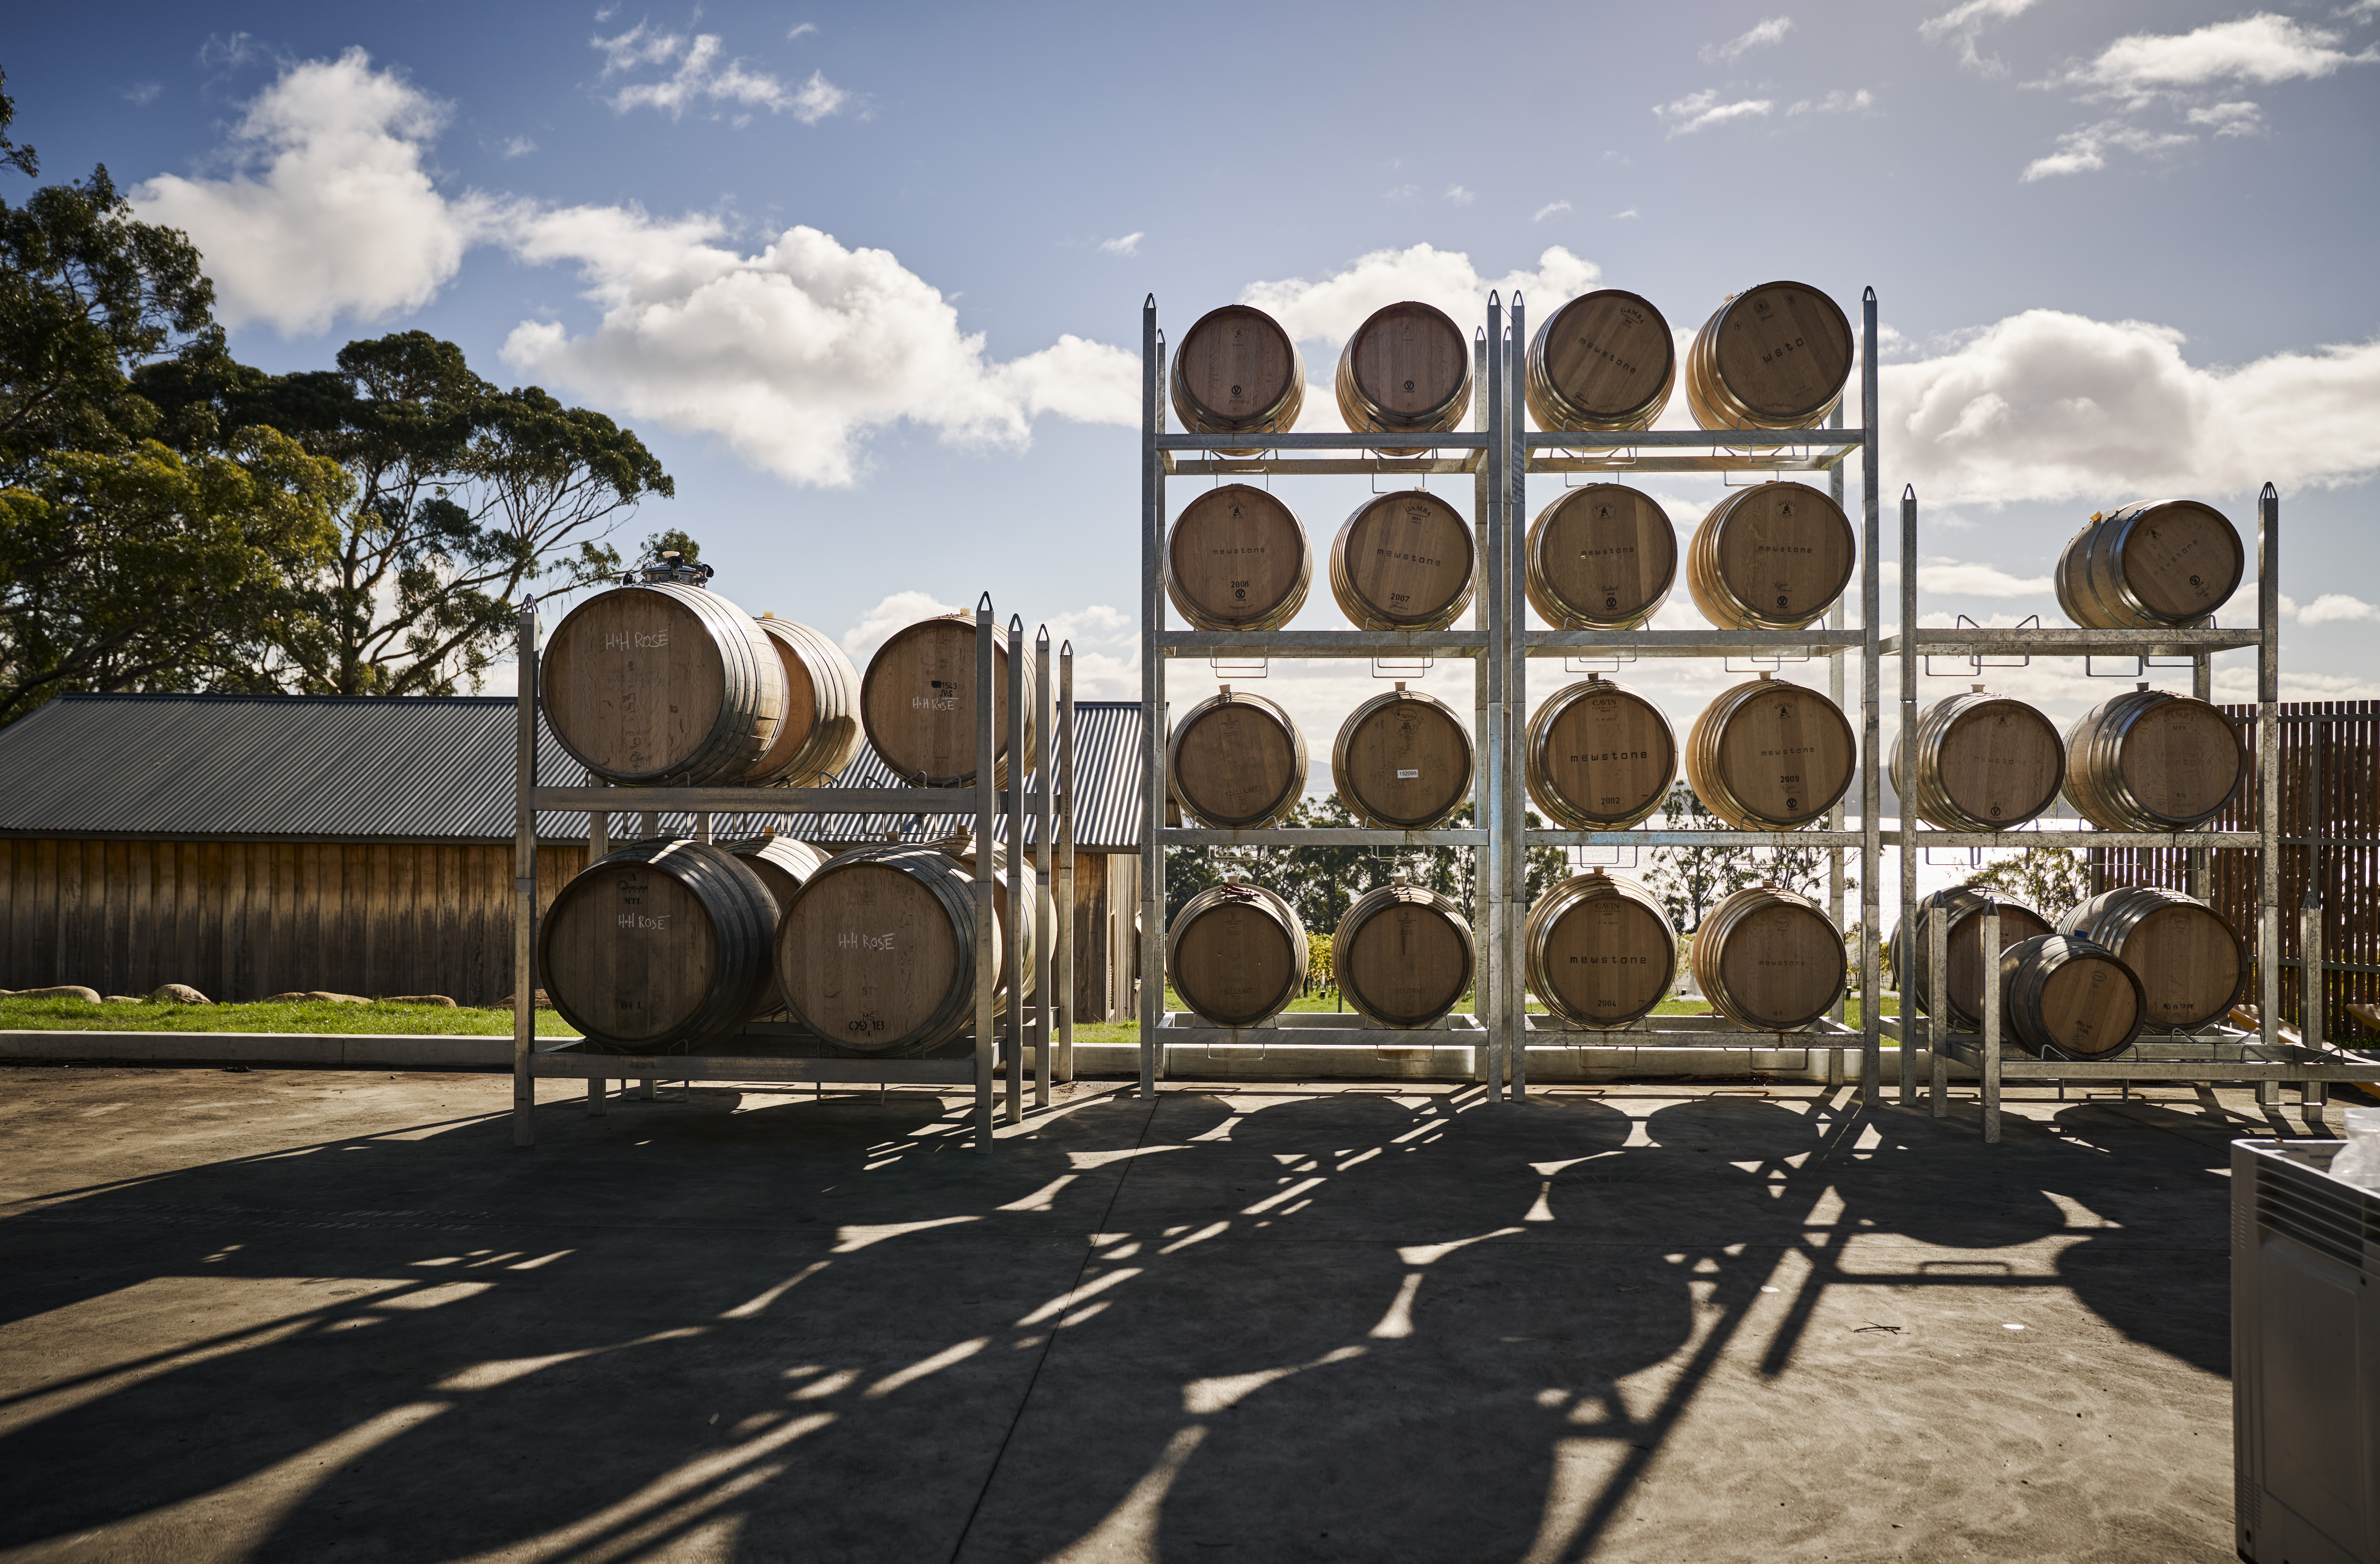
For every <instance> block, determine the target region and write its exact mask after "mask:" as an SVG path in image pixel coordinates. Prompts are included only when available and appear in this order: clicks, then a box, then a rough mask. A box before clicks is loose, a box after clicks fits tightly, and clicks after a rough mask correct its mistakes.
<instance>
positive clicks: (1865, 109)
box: [1785, 87, 1876, 116]
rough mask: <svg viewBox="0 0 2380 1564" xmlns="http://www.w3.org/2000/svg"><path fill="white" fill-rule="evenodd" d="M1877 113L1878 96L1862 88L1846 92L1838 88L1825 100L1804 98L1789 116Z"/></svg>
mask: <svg viewBox="0 0 2380 1564" xmlns="http://www.w3.org/2000/svg"><path fill="white" fill-rule="evenodd" d="M1875 111H1876V94H1875V93H1873V92H1869V91H1868V90H1867V89H1866V88H1864V87H1862V88H1859V89H1858V90H1856V91H1854V92H1844V91H1843V90H1842V89H1841V88H1840V87H1838V88H1836V89H1835V90H1834V91H1833V92H1829V93H1828V94H1827V95H1826V96H1825V97H1823V98H1803V100H1802V101H1801V102H1799V103H1797V104H1794V105H1793V106H1792V107H1791V108H1789V109H1787V110H1786V111H1785V112H1786V114H1787V115H1789V116H1791V115H1796V114H1872V113H1874V112H1875Z"/></svg>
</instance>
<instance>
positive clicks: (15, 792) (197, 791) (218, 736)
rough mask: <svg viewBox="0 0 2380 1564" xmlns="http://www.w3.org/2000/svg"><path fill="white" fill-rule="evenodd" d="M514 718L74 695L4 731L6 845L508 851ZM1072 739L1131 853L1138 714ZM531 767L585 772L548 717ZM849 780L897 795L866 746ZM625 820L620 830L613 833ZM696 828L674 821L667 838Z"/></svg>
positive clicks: (572, 830)
mask: <svg viewBox="0 0 2380 1564" xmlns="http://www.w3.org/2000/svg"><path fill="white" fill-rule="evenodd" d="M516 711H517V707H516V703H515V702H514V701H513V699H512V697H510V696H504V695H484V696H482V695H455V696H437V695H425V696H409V697H403V698H396V699H381V698H375V697H368V696H317V695H79V694H78V695H66V696H62V697H61V698H59V699H58V700H55V701H53V702H51V703H49V704H48V705H46V706H43V707H42V709H41V710H39V711H37V712H35V713H33V714H32V715H30V716H27V717H24V718H22V719H20V720H18V722H15V723H13V724H11V725H10V726H8V727H6V728H0V835H5V836H13V837H159V838H166V839H171V840H176V841H188V840H202V839H205V838H208V837H222V838H229V839H234V840H240V841H265V840H294V841H322V840H331V841H440V842H455V841H475V842H497V841H509V840H511V839H512V828H513V765H514V753H515V726H514V725H515V722H516ZM1075 733H1076V757H1077V758H1076V763H1075V778H1076V782H1077V785H1078V788H1079V791H1080V794H1081V799H1082V802H1081V805H1080V808H1079V811H1078V814H1077V819H1078V822H1079V824H1078V827H1077V830H1076V841H1077V843H1078V845H1080V846H1081V847H1083V848H1084V849H1087V850H1090V851H1108V852H1116V851H1131V850H1134V849H1135V844H1136V841H1137V838H1138V837H1139V829H1138V820H1139V814H1138V810H1137V808H1136V805H1135V800H1136V799H1137V797H1138V793H1139V786H1140V764H1139V735H1140V708H1139V707H1138V706H1137V705H1135V704H1133V703H1125V702H1112V701H1101V702H1081V703H1077V704H1076V706H1075ZM538 775H539V778H540V780H541V781H544V782H547V783H552V784H562V785H573V784H577V783H578V782H581V781H583V780H586V779H587V776H586V772H585V771H584V770H583V769H582V768H581V767H580V766H579V764H578V763H577V762H576V761H574V760H572V759H571V758H570V757H569V755H568V754H567V753H565V751H564V750H563V749H562V747H561V746H560V745H559V744H557V743H556V742H555V741H554V740H553V736H552V735H551V734H548V733H546V732H544V731H543V729H542V726H541V725H540V733H539V738H538ZM838 780H839V781H840V782H841V783H842V784H843V785H844V786H846V787H869V788H889V787H895V786H898V783H897V782H896V781H895V780H894V779H893V778H892V774H891V771H890V769H889V768H888V767H886V766H885V764H884V763H883V762H882V761H880V760H879V759H877V757H876V754H875V752H874V751H872V750H868V749H866V748H863V749H862V751H861V753H860V757H859V759H858V760H856V761H855V762H854V763H853V764H852V765H851V767H850V769H849V770H847V771H846V772H845V773H844V776H842V777H841V778H839V779H838ZM623 794H624V798H625V799H633V798H634V797H635V790H634V789H623ZM971 818H972V817H968V819H967V820H962V819H960V818H958V817H952V816H945V817H939V818H938V819H929V820H928V821H926V822H923V823H922V824H920V823H918V822H917V821H916V820H915V819H914V817H910V816H820V815H798V816H796V815H790V814H787V815H775V816H753V817H744V818H742V819H741V820H739V821H736V822H729V821H724V820H722V821H721V822H719V825H720V828H721V829H722V832H723V831H726V830H730V829H744V830H752V831H757V830H759V829H761V828H764V827H767V828H773V829H774V830H776V831H777V832H778V833H779V834H780V835H786V836H795V837H802V838H803V839H805V840H808V839H813V838H815V839H817V840H820V841H827V842H849V841H858V840H863V839H872V840H878V841H881V840H882V839H883V838H884V834H885V832H887V831H888V830H891V831H897V832H898V833H899V835H900V836H901V837H902V838H903V839H904V840H917V839H933V838H936V837H944V836H948V835H951V834H953V832H955V831H958V830H964V829H966V828H967V825H968V821H969V820H971ZM624 826H625V822H615V824H614V825H613V835H614V836H615V837H617V836H618V835H620V834H621V831H622V829H623V828H624ZM689 826H690V823H689V822H687V821H686V819H685V817H684V816H676V817H670V818H668V819H665V821H664V827H663V828H664V829H674V830H680V831H683V830H686V829H688V828H689ZM538 835H539V836H540V837H542V838H545V839H548V840H568V839H581V840H583V839H584V838H585V837H586V835H587V817H586V816H585V815H583V814H563V813H545V814H542V815H540V817H539V820H538ZM1027 839H1028V840H1030V839H1031V833H1030V831H1029V828H1028V832H1027Z"/></svg>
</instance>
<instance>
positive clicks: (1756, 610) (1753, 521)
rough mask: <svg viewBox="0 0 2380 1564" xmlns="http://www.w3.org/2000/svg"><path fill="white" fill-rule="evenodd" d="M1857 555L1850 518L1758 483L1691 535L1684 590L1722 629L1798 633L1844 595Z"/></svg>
mask: <svg viewBox="0 0 2380 1564" xmlns="http://www.w3.org/2000/svg"><path fill="white" fill-rule="evenodd" d="M1858 550H1859V544H1858V538H1857V535H1856V534H1854V533H1853V532H1852V524H1851V519H1850V518H1848V517H1846V516H1845V515H1844V514H1843V507H1841V506H1839V505H1837V504H1836V503H1835V502H1834V500H1833V499H1832V498H1830V497H1829V496H1828V495H1826V494H1824V493H1822V492H1821V491H1819V490H1816V489H1814V488H1812V487H1810V486H1809V485H1808V484H1807V483H1785V482H1781V481H1780V482H1778V483H1755V484H1754V485H1753V486H1752V487H1750V488H1748V489H1737V490H1734V491H1733V492H1732V493H1730V494H1729V495H1728V496H1727V497H1726V498H1724V499H1722V500H1720V501H1719V502H1718V504H1717V505H1715V506H1713V507H1711V508H1710V513H1709V514H1708V515H1706V516H1705V517H1704V518H1703V521H1702V525H1701V526H1699V527H1697V528H1695V529H1694V543H1693V544H1692V545H1690V546H1689V547H1688V549H1687V550H1686V591H1687V592H1688V593H1691V594H1692V595H1693V597H1694V606H1695V607H1697V608H1699V609H1701V610H1702V613H1703V617H1705V618H1706V619H1708V620H1709V621H1710V622H1711V623H1712V624H1715V625H1717V626H1718V627H1719V628H1720V629H1802V628H1803V626H1805V625H1812V624H1815V623H1816V622H1817V621H1818V620H1820V619H1822V618H1824V617H1826V614H1827V610H1828V609H1829V608H1831V607H1833V606H1834V605H1835V600H1836V599H1837V598H1839V597H1840V596H1842V594H1843V588H1844V587H1845V586H1847V585H1848V584H1850V581H1851V579H1852V567H1853V565H1854V564H1856V563H1857V558H1858Z"/></svg>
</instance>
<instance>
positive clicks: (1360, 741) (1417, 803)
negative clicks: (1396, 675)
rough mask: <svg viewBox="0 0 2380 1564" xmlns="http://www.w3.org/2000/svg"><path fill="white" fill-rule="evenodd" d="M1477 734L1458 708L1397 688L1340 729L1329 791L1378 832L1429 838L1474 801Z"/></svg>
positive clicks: (1361, 709) (1360, 709)
mask: <svg viewBox="0 0 2380 1564" xmlns="http://www.w3.org/2000/svg"><path fill="white" fill-rule="evenodd" d="M1474 759H1475V757H1474V754H1473V751H1472V747H1471V730H1470V729H1469V728H1466V727H1463V719H1462V718H1461V717H1458V716H1456V715H1454V708H1453V707H1451V706H1450V705H1448V704H1447V703H1445V702H1443V701H1441V700H1439V699H1438V698H1437V697H1436V696H1434V695H1425V694H1423V693H1422V692H1421V691H1420V690H1407V689H1406V688H1405V687H1404V686H1403V684H1399V685H1398V686H1397V687H1396V688H1395V689H1394V690H1390V691H1389V692H1388V693H1387V694H1385V695H1375V696H1373V697H1372V698H1371V699H1370V700H1368V701H1366V702H1365V703H1363V704H1362V705H1360V706H1358V707H1356V708H1355V709H1354V711H1352V712H1350V713H1348V714H1347V720H1346V721H1345V722H1342V723H1341V724H1340V725H1339V737H1338V738H1337V739H1333V740H1332V741H1331V745H1330V785H1331V786H1332V787H1333V788H1336V789H1337V790H1338V793H1339V801H1340V802H1341V803H1343V804H1345V805H1346V806H1347V808H1348V809H1349V811H1350V812H1352V813H1354V816H1355V818H1356V820H1357V821H1359V822H1360V823H1362V824H1363V825H1366V826H1367V827H1369V828H1371V829H1374V830H1387V831H1430V830H1435V829H1437V828H1438V827H1439V826H1440V825H1444V824H1446V821H1447V819H1448V817H1449V816H1451V815H1452V814H1453V813H1454V812H1455V811H1457V810H1459V809H1461V808H1462V807H1463V800H1464V799H1467V798H1469V797H1470V796H1471V779H1472V770H1473V764H1474Z"/></svg>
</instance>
